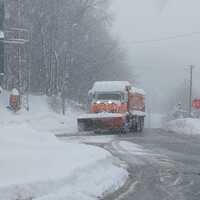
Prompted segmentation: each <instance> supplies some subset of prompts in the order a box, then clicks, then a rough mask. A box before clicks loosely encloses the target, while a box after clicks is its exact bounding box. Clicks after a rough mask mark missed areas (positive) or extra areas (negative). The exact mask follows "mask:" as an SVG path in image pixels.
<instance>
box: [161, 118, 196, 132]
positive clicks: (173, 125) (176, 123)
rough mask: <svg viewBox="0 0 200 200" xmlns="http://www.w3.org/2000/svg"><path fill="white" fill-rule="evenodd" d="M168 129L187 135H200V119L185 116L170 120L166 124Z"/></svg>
mask: <svg viewBox="0 0 200 200" xmlns="http://www.w3.org/2000/svg"><path fill="white" fill-rule="evenodd" d="M165 129H166V130H167V131H171V132H176V133H179V134H186V135H200V119H193V118H185V119H177V120H173V121H170V122H168V123H167V124H166V125H165Z"/></svg>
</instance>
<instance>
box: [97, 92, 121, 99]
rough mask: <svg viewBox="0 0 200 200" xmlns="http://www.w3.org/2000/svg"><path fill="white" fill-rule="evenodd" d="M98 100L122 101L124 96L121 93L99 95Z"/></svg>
mask: <svg viewBox="0 0 200 200" xmlns="http://www.w3.org/2000/svg"><path fill="white" fill-rule="evenodd" d="M96 99H97V100H115V101H121V99H122V95H121V94H119V93H99V94H97V95H96Z"/></svg>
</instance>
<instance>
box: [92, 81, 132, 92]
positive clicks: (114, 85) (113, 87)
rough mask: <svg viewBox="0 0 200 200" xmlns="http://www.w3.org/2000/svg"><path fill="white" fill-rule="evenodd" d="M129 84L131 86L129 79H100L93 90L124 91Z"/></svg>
mask: <svg viewBox="0 0 200 200" xmlns="http://www.w3.org/2000/svg"><path fill="white" fill-rule="evenodd" d="M127 86H131V84H130V83H129V82H128V81H100V82H95V83H94V86H93V88H92V90H91V92H113V91H115V92H123V91H125V90H126V87H127Z"/></svg>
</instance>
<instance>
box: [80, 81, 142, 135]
mask: <svg viewBox="0 0 200 200" xmlns="http://www.w3.org/2000/svg"><path fill="white" fill-rule="evenodd" d="M88 94H89V102H90V106H89V107H90V112H89V113H88V114H84V115H82V116H80V117H79V118H78V128H79V131H80V132H82V131H83V132H84V131H88V132H89V131H94V132H99V131H114V132H121V133H127V132H142V130H143V128H144V119H145V92H144V91H143V90H141V89H137V88H135V87H132V86H131V84H130V83H129V82H124V81H110V82H96V83H94V85H93V88H92V89H91V90H90V91H89V93H88Z"/></svg>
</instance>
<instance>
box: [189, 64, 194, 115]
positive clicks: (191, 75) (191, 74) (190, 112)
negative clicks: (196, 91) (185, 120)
mask: <svg viewBox="0 0 200 200" xmlns="http://www.w3.org/2000/svg"><path fill="white" fill-rule="evenodd" d="M193 69H194V66H193V65H190V95H189V117H191V116H192V88H193Z"/></svg>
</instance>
